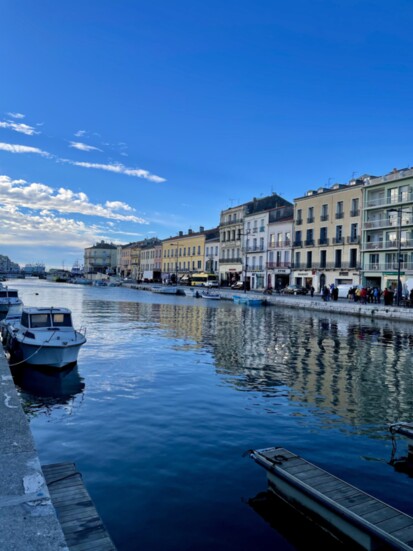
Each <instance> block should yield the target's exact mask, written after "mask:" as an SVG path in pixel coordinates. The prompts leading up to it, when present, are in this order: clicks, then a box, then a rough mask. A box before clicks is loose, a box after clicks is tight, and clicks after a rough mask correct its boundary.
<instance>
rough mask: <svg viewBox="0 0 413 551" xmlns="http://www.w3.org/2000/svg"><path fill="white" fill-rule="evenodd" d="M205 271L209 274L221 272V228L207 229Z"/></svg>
mask: <svg viewBox="0 0 413 551" xmlns="http://www.w3.org/2000/svg"><path fill="white" fill-rule="evenodd" d="M203 271H204V272H205V273H207V274H216V275H218V274H219V228H214V229H212V230H206V231H205V259H204V267H203Z"/></svg>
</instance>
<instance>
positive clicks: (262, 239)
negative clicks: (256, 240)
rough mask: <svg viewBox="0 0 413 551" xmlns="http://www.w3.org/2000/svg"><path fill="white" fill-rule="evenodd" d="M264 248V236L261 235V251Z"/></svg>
mask: <svg viewBox="0 0 413 551" xmlns="http://www.w3.org/2000/svg"><path fill="white" fill-rule="evenodd" d="M263 250H264V238H263V237H260V251H263Z"/></svg>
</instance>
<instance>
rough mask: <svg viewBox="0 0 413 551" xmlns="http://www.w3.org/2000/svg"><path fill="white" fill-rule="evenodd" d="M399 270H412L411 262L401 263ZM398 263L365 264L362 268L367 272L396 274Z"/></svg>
mask: <svg viewBox="0 0 413 551" xmlns="http://www.w3.org/2000/svg"><path fill="white" fill-rule="evenodd" d="M400 269H401V270H403V271H404V270H413V262H401V263H400ZM397 270H398V262H384V263H381V264H376V263H371V264H370V263H367V264H366V265H365V267H364V271H369V272H397Z"/></svg>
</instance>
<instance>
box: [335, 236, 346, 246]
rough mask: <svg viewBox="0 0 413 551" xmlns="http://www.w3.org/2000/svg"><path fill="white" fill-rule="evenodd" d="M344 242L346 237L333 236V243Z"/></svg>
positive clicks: (339, 243) (340, 243)
mask: <svg viewBox="0 0 413 551" xmlns="http://www.w3.org/2000/svg"><path fill="white" fill-rule="evenodd" d="M343 243H344V237H333V245H342V244H343Z"/></svg>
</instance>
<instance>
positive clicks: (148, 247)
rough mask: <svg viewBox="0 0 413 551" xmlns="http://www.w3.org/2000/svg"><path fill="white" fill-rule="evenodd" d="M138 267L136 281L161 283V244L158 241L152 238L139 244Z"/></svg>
mask: <svg viewBox="0 0 413 551" xmlns="http://www.w3.org/2000/svg"><path fill="white" fill-rule="evenodd" d="M138 245H139V250H140V265H139V272H138V275H137V278H136V279H137V280H138V281H161V259H162V256H161V255H162V243H161V241H160V239H158V238H156V237H152V238H150V239H145V240H144V241H141V242H140V243H139V244H138Z"/></svg>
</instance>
